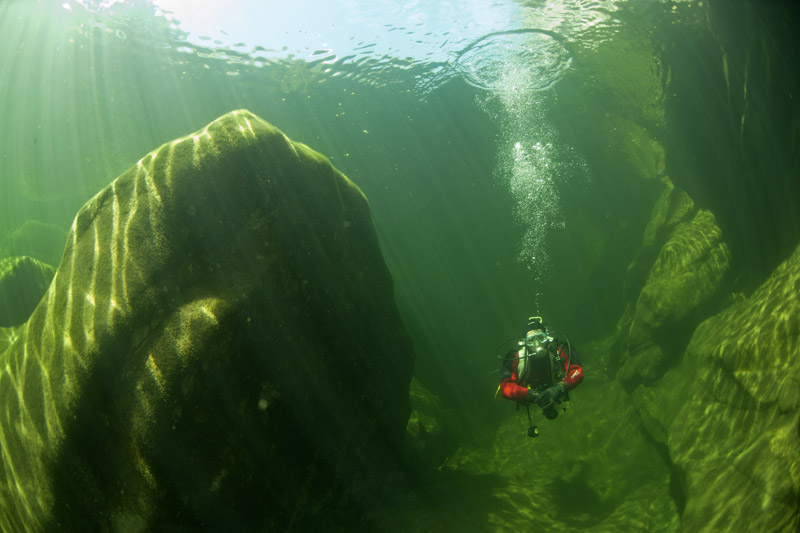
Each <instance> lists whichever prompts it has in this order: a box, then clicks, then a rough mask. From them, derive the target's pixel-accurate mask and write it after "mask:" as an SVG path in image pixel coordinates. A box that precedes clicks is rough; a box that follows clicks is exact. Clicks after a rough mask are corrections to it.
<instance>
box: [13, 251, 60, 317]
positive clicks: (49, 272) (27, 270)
mask: <svg viewBox="0 0 800 533" xmlns="http://www.w3.org/2000/svg"><path fill="white" fill-rule="evenodd" d="M54 273H55V269H54V268H53V267H51V266H50V265H45V264H44V263H42V262H40V261H37V260H36V259H33V258H32V257H6V258H5V259H0V327H2V328H8V327H11V326H18V325H20V324H23V323H24V322H25V321H26V320H28V318H29V317H30V316H31V313H33V310H34V309H35V308H36V305H37V304H38V303H39V300H41V299H42V296H44V293H45V292H47V286H48V285H50V281H51V280H52V279H53V275H54Z"/></svg>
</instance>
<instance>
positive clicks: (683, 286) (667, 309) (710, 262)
mask: <svg viewBox="0 0 800 533" xmlns="http://www.w3.org/2000/svg"><path fill="white" fill-rule="evenodd" d="M665 194H668V195H669V196H670V197H672V198H673V201H663V198H664V197H663V196H662V200H660V201H659V202H658V203H657V206H656V210H655V211H654V215H653V221H654V222H653V223H652V224H651V225H650V226H648V228H647V232H646V233H645V246H644V247H643V249H647V248H648V247H649V248H652V247H653V243H655V242H657V241H658V240H659V238H658V237H657V234H658V233H660V232H665V231H668V232H669V233H668V236H667V237H666V238H665V239H664V243H663V245H661V246H660V249H659V251H658V255H657V256H656V258H655V261H654V262H653V263H652V266H651V267H650V270H649V273H648V275H647V279H646V280H645V284H644V287H643V288H642V289H641V291H640V292H639V296H638V299H637V300H636V305H635V308H634V312H633V317H632V321H631V325H630V330H629V332H628V346H627V353H626V354H623V355H622V357H621V359H620V361H619V363H618V368H619V369H618V372H617V379H619V380H620V381H621V382H622V383H623V384H624V385H625V386H626V388H628V390H632V389H634V388H635V387H636V386H637V385H639V384H642V383H643V384H652V383H653V382H655V380H657V379H658V378H659V377H660V376H661V375H663V373H664V371H665V370H666V369H667V368H668V367H669V365H670V364H673V363H674V362H676V361H677V359H678V358H679V356H680V355H681V354H682V353H683V350H684V348H685V345H686V343H687V342H688V335H687V336H683V335H682V334H681V331H687V330H689V329H688V327H687V324H695V323H697V322H699V321H700V320H702V319H703V318H705V317H706V316H708V315H709V314H711V312H713V311H710V310H709V309H710V308H712V307H713V305H715V297H717V296H718V295H719V294H720V291H721V287H722V285H723V282H724V279H725V275H726V274H727V272H728V267H729V262H730V252H729V251H728V247H727V245H726V244H725V242H724V241H722V235H721V231H720V229H719V226H717V223H716V220H715V219H714V215H712V214H711V213H710V212H708V211H705V210H694V208H693V206H692V204H691V201H690V200H689V201H687V198H688V197H685V196H684V195H682V194H674V193H673V191H671V190H670V188H668V189H667V191H666V192H665ZM646 255H647V252H642V255H641V256H640V257H637V260H638V262H639V263H641V262H642V261H643V259H642V257H644V256H646ZM636 264H637V263H635V265H636ZM638 268H641V267H640V266H633V267H631V269H629V274H630V273H631V270H633V271H635V270H636V269H638ZM629 279H631V278H629ZM632 283H635V282H632ZM689 331H690V330H689Z"/></svg>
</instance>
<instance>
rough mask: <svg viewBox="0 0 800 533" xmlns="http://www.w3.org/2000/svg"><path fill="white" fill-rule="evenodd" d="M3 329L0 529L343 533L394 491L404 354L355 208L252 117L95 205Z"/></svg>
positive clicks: (348, 193) (226, 126)
mask: <svg viewBox="0 0 800 533" xmlns="http://www.w3.org/2000/svg"><path fill="white" fill-rule="evenodd" d="M13 334H14V335H17V334H18V335H19V337H18V338H17V337H15V338H14V340H12V341H11V343H10V345H9V346H8V347H7V349H6V351H5V352H3V353H2V354H0V363H2V364H0V404H2V405H3V408H4V416H3V417H2V418H1V419H0V440H1V441H2V444H3V466H4V468H3V469H2V473H0V509H2V512H0V530H3V531H112V530H113V531H150V530H154V529H156V526H158V528H159V529H161V530H197V529H199V528H206V529H208V530H215V531H223V530H224V531H285V530H297V531H301V530H302V531H308V530H311V529H312V528H316V529H317V530H331V529H337V528H338V529H348V528H351V526H353V524H351V521H352V520H358V517H359V516H361V511H362V510H363V509H365V508H370V506H371V504H372V502H373V501H374V500H376V499H379V498H381V497H382V494H383V489H389V488H391V487H392V486H393V484H392V483H391V482H390V481H389V480H390V479H391V477H390V476H391V475H392V471H393V467H392V465H393V464H395V463H394V461H395V459H396V458H397V457H398V456H399V455H400V453H401V450H400V446H399V445H400V443H401V442H402V440H403V436H404V432H405V428H406V422H407V419H408V414H409V410H410V407H409V399H408V386H409V382H410V379H411V369H412V351H411V344H410V340H409V337H408V335H407V334H406V332H405V329H404V327H403V325H402V323H401V320H400V318H399V316H398V312H397V309H396V306H395V302H394V298H393V288H392V280H391V277H390V275H389V272H388V270H387V268H386V265H385V263H384V261H383V258H382V256H381V254H380V250H379V246H378V242H377V237H376V233H375V230H374V226H373V223H372V220H371V217H370V212H369V208H368V205H367V201H366V199H365V197H364V195H363V194H362V193H361V191H360V190H359V189H358V188H357V187H356V186H355V185H354V184H353V183H351V182H350V181H349V180H348V179H347V178H346V177H345V176H343V175H342V174H341V173H339V172H338V171H337V170H336V169H334V168H333V167H332V166H331V165H330V163H329V162H328V161H327V159H325V158H324V157H322V156H321V155H319V154H317V153H316V152H314V151H312V150H311V149H309V148H308V147H306V146H304V145H302V144H299V143H295V142H292V141H290V140H289V139H288V138H287V137H286V136H285V135H283V134H282V133H281V132H280V131H279V130H277V129H276V128H275V127H273V126H271V125H270V124H268V123H266V122H264V121H263V120H262V119H260V118H258V117H256V116H254V115H253V114H251V113H250V112H248V111H244V110H240V111H234V112H232V113H229V114H227V115H224V116H223V117H221V118H219V119H217V120H215V121H214V122H212V123H211V124H209V125H208V126H206V127H205V128H203V129H202V130H200V131H198V132H196V133H194V134H192V135H189V136H187V137H184V138H180V139H176V140H175V141H172V142H169V143H167V144H165V145H163V146H161V147H160V148H158V149H156V150H155V151H153V152H151V153H150V154H147V155H146V156H145V157H143V158H142V159H141V160H140V161H139V162H138V163H137V164H136V165H134V166H133V167H132V168H131V169H129V170H128V171H126V172H125V173H124V174H122V175H121V176H120V177H119V178H117V179H116V180H114V181H113V182H112V183H111V184H110V185H109V186H108V187H107V188H105V189H104V190H102V191H101V192H100V193H99V194H97V196H95V197H94V198H93V199H92V200H90V201H89V202H88V203H87V204H86V205H85V206H84V207H83V208H82V209H81V210H80V211H79V212H78V214H77V216H76V218H75V221H74V222H73V225H72V228H71V230H70V233H69V237H68V239H67V246H66V249H65V251H64V257H63V260H62V261H61V264H60V267H59V269H58V271H57V272H56V275H55V278H54V280H53V283H52V284H51V285H50V288H49V291H48V292H47V294H46V296H45V297H44V299H43V301H42V302H41V304H40V305H39V306H38V307H37V308H36V310H35V311H34V313H33V315H32V316H31V318H30V320H29V321H28V322H27V323H26V324H25V325H24V327H23V328H22V329H20V330H19V331H16V330H15V332H14V333H13ZM360 525H361V526H364V525H365V524H363V523H362V524H360ZM366 525H367V526H368V524H366Z"/></svg>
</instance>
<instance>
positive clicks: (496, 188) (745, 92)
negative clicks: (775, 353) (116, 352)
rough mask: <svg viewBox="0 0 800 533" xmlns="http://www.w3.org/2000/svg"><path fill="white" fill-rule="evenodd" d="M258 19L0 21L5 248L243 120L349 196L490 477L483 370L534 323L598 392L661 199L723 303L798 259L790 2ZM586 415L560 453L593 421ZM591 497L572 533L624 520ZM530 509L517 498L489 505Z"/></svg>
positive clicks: (491, 6) (103, 16)
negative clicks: (688, 200)
mask: <svg viewBox="0 0 800 533" xmlns="http://www.w3.org/2000/svg"><path fill="white" fill-rule="evenodd" d="M250 3H251V2H247V1H242V2H235V1H234V2H224V3H218V5H217V6H216V8H217V10H218V11H219V12H220V13H222V12H224V13H225V16H224V17H221V18H220V19H219V21H218V24H217V23H215V20H216V19H214V18H213V17H212V15H211V14H209V15H208V17H209V18H210V20H205V21H202V20H201V21H200V22H203V24H202V25H200V26H191V25H190V24H191V23H194V24H199V23H198V22H197V21H196V20H194V19H196V18H197V17H198V16H202V13H205V11H204V10H203V9H201V8H199V7H196V6H195V8H194V9H193V10H191V9H190V10H189V11H186V12H185V13H184V14H183V15H182V14H181V12H179V11H178V9H179V8H180V3H179V2H173V3H171V4H169V6H166V4H164V6H162V7H161V8H159V7H158V6H159V2H158V1H156V0H153V1H152V2H150V1H145V0H131V1H118V2H114V1H111V2H108V1H106V2H97V1H89V0H86V1H84V2H78V1H76V0H67V1H56V2H51V1H34V0H0V50H2V52H0V55H1V56H2V62H0V80H2V83H1V84H0V117H2V122H3V127H2V129H0V242H2V238H3V236H4V235H8V234H11V233H12V232H14V231H15V230H16V229H17V228H19V227H20V226H22V224H23V223H25V222H26V221H28V220H36V221H39V222H43V223H47V224H51V225H54V226H57V227H59V228H62V229H63V230H64V231H67V230H68V229H69V227H70V225H71V224H72V220H73V217H74V216H75V213H76V212H77V210H78V209H79V208H80V207H81V206H82V205H83V204H84V203H85V202H86V201H87V200H89V199H90V198H91V197H92V196H93V195H94V194H96V193H97V192H98V191H99V190H100V189H102V188H103V187H104V186H106V185H107V184H108V183H109V182H110V181H111V180H113V179H114V178H115V177H116V176H118V175H119V174H121V173H122V172H124V171H125V170H126V169H127V168H129V167H130V166H131V165H133V164H135V163H136V162H137V161H138V160H139V158H141V157H142V156H143V155H144V154H146V153H147V152H148V151H150V150H151V149H153V148H154V147H156V146H158V145H160V144H162V143H164V142H168V141H170V140H172V139H174V138H176V137H179V136H182V135H185V134H187V133H188V132H191V131H195V130H197V129H198V128H201V127H203V126H204V125H205V124H207V123H209V122H210V121H212V120H214V119H215V118H217V117H218V116H220V115H222V114H224V113H226V112H228V111H230V110H233V109H240V108H246V109H249V110H250V111H252V112H253V113H255V114H257V115H259V116H261V117H263V118H264V119H265V120H267V121H269V122H270V123H272V124H274V125H275V126H277V127H278V128H280V129H281V130H282V131H283V132H285V133H286V134H287V135H288V136H289V137H290V138H291V139H292V140H294V141H299V142H302V143H305V144H307V145H308V146H310V147H312V148H313V149H315V150H317V151H319V152H320V153H322V154H324V155H325V156H327V157H328V158H329V159H330V161H331V163H332V164H333V165H334V166H335V167H337V168H338V169H339V170H341V171H342V172H343V173H344V174H346V175H347V176H348V177H349V178H350V179H352V180H353V181H354V182H355V183H356V184H357V185H358V186H359V187H360V188H361V189H362V190H363V192H364V193H365V195H366V196H367V198H368V199H369V203H370V208H371V211H372V216H373V219H374V222H375V226H376V229H377V233H378V236H379V239H380V245H381V249H382V252H383V256H384V258H385V260H386V262H387V264H388V267H389V270H390V271H391V273H392V276H393V279H394V285H395V295H396V299H397V304H398V307H399V309H400V313H401V315H402V317H403V320H404V322H405V326H406V328H407V330H408V332H409V333H410V335H411V337H412V340H413V343H414V349H415V354H416V361H415V376H416V377H417V378H418V379H419V380H420V381H421V382H422V383H424V384H425V385H426V386H427V387H428V388H429V389H430V390H431V391H432V392H433V393H435V394H436V395H437V396H439V397H440V399H441V401H442V403H443V405H444V406H445V407H446V408H448V409H452V410H453V411H452V412H453V413H454V414H453V415H452V416H453V417H455V420H456V423H457V425H459V426H460V427H461V428H462V429H463V435H462V436H463V439H464V440H465V441H466V442H469V443H471V445H472V446H474V449H472V451H470V452H465V454H464V456H469V454H470V453H474V454H476V455H479V456H480V455H481V454H484V453H488V452H486V450H487V449H492V446H494V451H495V452H496V453H497V454H500V456H498V455H495V456H493V457H492V458H486V459H481V460H482V461H485V462H486V463H487V464H492V465H493V467H494V468H496V470H498V471H502V470H504V469H508V468H511V466H509V465H508V464H506V462H505V459H503V458H502V455H503V454H511V453H514V452H513V450H514V445H513V444H509V443H504V442H500V443H499V444H498V442H495V438H496V435H497V433H496V432H497V431H498V428H499V427H501V424H502V423H503V421H507V420H508V419H509V417H513V416H515V415H516V416H517V417H522V418H524V415H523V414H522V413H521V412H520V413H515V412H514V410H513V407H512V406H511V405H509V404H500V403H498V402H495V401H494V400H493V399H492V397H493V393H494V390H495V388H496V384H497V375H496V374H493V373H492V372H493V371H494V370H495V369H496V367H497V358H496V356H497V355H498V353H499V352H498V350H499V347H500V345H501V344H502V343H503V342H504V341H506V340H507V339H509V338H511V337H513V336H515V335H518V334H519V333H520V327H521V326H522V325H523V324H524V320H525V318H527V317H528V316H530V315H532V314H541V315H543V316H545V317H546V318H547V320H548V321H549V322H550V323H551V324H552V325H555V326H556V327H557V329H558V330H559V331H563V332H565V333H567V334H568V335H569V338H570V340H571V341H572V342H573V343H574V344H575V345H576V346H578V349H579V351H580V353H581V356H582V359H583V363H584V369H585V372H586V382H585V384H584V385H583V386H582V387H583V388H584V389H589V388H591V387H598V385H597V381H596V380H595V383H594V384H592V381H593V380H594V377H593V376H598V375H602V376H603V377H604V378H605V377H610V378H613V373H614V371H615V368H614V361H609V360H605V359H601V358H599V357H593V355H594V354H593V353H592V352H591V351H585V350H582V349H581V347H583V346H586V345H587V344H589V343H591V342H593V341H597V340H598V339H600V338H602V337H604V336H605V335H606V334H607V333H609V332H610V331H612V330H613V329H614V327H615V326H616V324H617V322H618V320H619V319H620V316H621V315H622V314H623V312H624V310H625V304H626V296H625V291H626V287H625V281H626V273H627V268H628V265H629V264H630V263H631V262H632V261H633V259H634V257H635V256H636V253H637V251H638V250H639V248H640V247H641V245H642V240H643V236H644V232H645V227H646V225H647V223H648V221H649V219H650V216H651V212H652V210H653V205H654V203H655V201H656V199H657V198H658V196H659V194H660V192H661V190H662V188H663V183H664V181H665V179H667V178H669V179H670V180H671V181H672V183H674V184H675V186H676V187H679V188H681V189H682V190H685V191H686V192H687V193H688V194H689V195H690V196H691V197H692V198H693V200H694V201H695V202H696V204H697V205H698V206H700V207H702V208H705V209H709V210H710V211H712V212H713V213H714V215H715V216H716V217H717V220H718V222H719V224H720V226H721V228H722V231H723V233H724V234H725V236H726V239H727V241H728V243H729V246H730V248H731V252H732V255H733V265H732V268H731V272H732V274H731V280H730V290H729V292H731V293H733V292H737V293H744V294H749V293H750V292H751V291H752V290H753V289H754V288H755V287H757V286H758V285H759V284H760V283H762V282H763V280H764V279H765V277H766V276H767V275H768V274H769V273H770V272H772V270H773V269H774V268H775V267H776V266H777V265H778V264H779V263H780V262H781V261H783V260H785V259H786V258H787V257H788V256H789V254H790V253H791V252H792V251H793V250H794V248H795V247H796V246H797V244H798V242H799V241H800V220H799V219H800V215H799V213H800V210H798V207H799V206H800V185H798V183H799V182H800V179H798V165H799V164H800V163H799V161H800V159H798V139H800V114H798V108H797V98H800V92H799V91H798V89H800V87H798V76H797V72H796V67H794V65H793V62H792V58H793V57H795V56H796V52H797V48H796V45H797V38H796V36H795V35H794V34H793V31H792V22H797V21H798V20H800V19H798V18H797V17H796V15H797V12H796V10H794V9H792V8H791V6H790V5H789V4H788V3H781V2H774V3H770V2H767V3H759V2H732V3H728V2H722V1H710V2H709V1H705V2H703V1H698V2H693V1H671V2H670V1H660V0H636V1H634V0H631V1H628V2H625V1H618V2H612V1H597V2H588V1H583V0H572V1H568V0H561V1H548V2H544V1H527V2H518V3H514V2H511V1H498V2H494V3H489V2H486V3H483V2H463V3H461V2H455V3H450V2H442V3H439V2H429V3H424V2H423V3H412V4H408V5H405V6H400V5H398V4H395V3H393V2H378V3H369V4H368V3H366V2H365V3H364V5H359V4H358V3H355V4H352V3H351V4H348V6H347V7H346V8H345V7H342V8H341V10H337V9H331V6H327V5H325V6H323V4H325V3H322V2H311V1H309V2H302V3H299V4H298V6H299V7H296V8H294V7H293V8H288V7H287V8H283V7H279V6H278V4H275V5H274V6H273V4H269V5H270V6H273V7H266V8H265V7H264V6H258V7H257V6H256V5H249V4H250ZM256 4H258V3H257V2H256ZM731 6H735V8H734V7H731ZM170 7H171V8H172V9H175V10H176V12H175V13H174V14H169V13H167V11H168V10H169V9H170ZM192 13H193V14H192ZM209 13H210V12H209ZM190 14H192V15H191V16H190ZM336 17H340V18H338V19H337V18H336ZM182 18H183V20H184V21H186V22H185V24H184V25H182V24H181V22H180V21H181V19H182ZM258 20H261V21H262V24H258V23H257V22H256V23H254V22H253V21H258ZM220 30H222V31H220ZM521 30H522V31H521ZM203 32H206V33H203ZM504 32H505V33H504ZM526 47H527V48H526ZM520 50H522V51H520ZM0 251H2V250H0ZM54 266H55V265H54ZM695 326H696V323H691V324H690V325H687V328H689V327H691V329H687V330H686V331H679V332H676V333H675V336H676V337H678V338H680V339H681V340H680V341H679V342H678V344H682V347H685V344H686V343H687V342H688V338H689V337H690V336H691V333H692V331H693V330H694V327H695ZM581 390H582V389H578V390H577V391H576V392H575V400H576V401H575V403H576V409H581V405H580V394H581ZM583 408H584V412H583V415H577V419H578V420H580V421H581V425H577V426H575V425H573V426H569V427H571V428H572V432H578V433H582V432H587V433H590V432H592V431H594V430H593V429H592V428H591V423H592V422H591V418H590V417H588V413H590V412H593V411H592V410H593V409H598V411H599V413H597V414H598V416H602V413H603V412H604V410H603V409H602V406H601V407H599V408H598V407H597V406H596V405H593V406H591V408H590V406H588V405H584V407H583ZM612 408H614V409H619V410H620V411H622V410H623V409H624V408H625V407H624V406H614V407H612V406H608V409H612ZM521 423H523V422H521ZM501 431H502V430H501ZM561 431H565V430H564V429H563V427H562V430H561ZM625 431H629V429H627V430H626V429H623V430H621V432H622V433H624V432H625ZM503 435H504V437H503V438H506V437H508V438H511V437H510V435H506V434H505V433H503ZM573 436H574V434H573V433H571V432H569V431H565V434H563V435H562V437H563V439H564V440H562V442H564V441H565V440H569V439H571V438H572V437H573ZM519 438H520V439H521V440H524V439H525V436H524V427H523V430H522V431H521V432H520V435H519ZM549 442H550V443H551V444H550V445H557V443H556V444H552V442H553V441H549ZM569 442H570V443H572V441H571V440H570V441H569ZM605 442H611V441H605ZM493 443H494V444H493ZM524 444H525V445H526V446H527V445H529V443H528V442H527V441H526V442H524ZM575 446H579V445H578V444H575ZM609 446H611V445H610V444H609ZM498 448H500V449H499V450H498ZM653 450H655V451H649V452H647V453H648V454H649V455H648V456H647V460H652V461H653V462H658V461H661V460H662V459H663V458H662V457H661V453H662V450H661V449H660V448H659V447H657V446H656V447H654V448H653ZM604 453H606V454H607V455H608V461H609V462H617V463H618V462H619V461H622V460H623V459H624V454H619V453H618V452H617V451H615V450H613V449H608V450H605V451H604ZM651 455H652V457H651ZM464 456H462V459H463V457H464ZM498 457H500V458H498ZM543 460H544V459H543ZM581 468H587V469H591V468H594V467H593V466H586V465H584V466H582V467H581ZM604 468H610V467H608V466H606V467H604ZM659 472H661V471H659ZM661 473H663V472H661ZM661 473H659V474H658V475H661ZM452 475H453V476H455V477H457V476H458V475H459V474H452ZM488 475H489V474H487V476H488ZM584 475H588V474H585V472H584V471H583V470H581V469H577V470H575V469H573V470H570V469H568V468H567V469H566V473H565V475H564V481H563V486H562V485H559V486H557V487H553V488H551V490H553V491H563V492H564V493H565V494H572V495H573V496H574V497H575V499H576V505H578V506H582V507H583V508H585V515H582V516H579V517H577V518H575V519H574V520H573V522H569V521H566V522H564V523H565V524H567V525H566V526H565V527H576V528H580V527H584V526H587V527H588V525H589V524H591V523H593V522H595V523H596V522H599V521H600V520H602V519H605V518H608V517H609V516H612V515H613V513H616V512H619V511H618V510H612V508H613V505H614V502H611V501H610V500H607V499H603V497H602V495H601V496H599V497H598V493H597V492H590V493H585V492H581V491H582V487H584V485H582V484H581V483H580V480H581V479H582V478H583V476H584ZM614 475H616V474H615V473H613V472H611V473H609V478H610V479H611V478H613V476H614ZM644 477H646V475H645V476H644ZM667 477H669V476H667ZM484 481H485V482H486V483H484V484H481V483H480V481H479V480H476V479H475V478H469V481H467V482H462V481H459V480H458V479H454V480H452V482H453V483H454V484H461V485H460V486H461V488H460V489H459V490H460V491H465V492H469V491H470V487H472V484H476V486H475V487H472V488H474V491H473V492H470V493H469V495H467V496H465V499H467V500H471V499H473V498H474V499H475V500H479V499H480V498H481V497H483V496H485V495H486V494H488V490H489V489H488V488H487V487H490V486H492V483H498V485H501V486H502V485H503V483H505V481H503V482H502V483H501V482H500V481H498V480H497V479H495V478H487V479H486V480H484ZM514 483H520V482H519V480H515V481H514ZM665 483H666V484H669V483H675V482H674V480H673V481H670V480H669V479H667V480H666V481H665ZM636 486H637V485H635V484H633V485H632V488H631V490H636V488H635V487H636ZM537 490H538V488H537V489H530V488H529V487H527V486H526V485H525V484H524V483H520V485H519V486H518V487H517V486H516V485H514V487H513V488H511V489H508V492H507V494H506V496H505V497H507V498H508V499H509V501H508V502H505V503H504V505H507V506H508V507H510V508H514V507H515V506H516V505H517V504H516V503H515V500H514V498H516V497H519V498H535V497H536V494H537ZM668 492H669V491H668ZM678 492H680V491H678ZM674 493H675V491H673V492H672V494H673V500H674V501H676V502H680V500H681V498H682V497H683V496H681V495H678V496H675V494H674ZM493 494H495V497H497V495H496V493H493ZM487 497H488V496H487ZM494 503H495V504H498V502H497V501H495V502H494ZM429 505H430V506H431V507H432V508H433V511H431V512H433V513H434V514H436V513H441V515H442V517H444V516H447V513H450V512H453V510H452V509H449V508H448V506H449V505H452V502H448V501H439V500H434V501H432V502H430V503H429ZM498 505H499V504H498ZM671 505H672V504H671ZM675 505H676V508H678V510H680V507H681V505H682V504H681V503H677V504H675ZM422 507H423V508H424V507H425V506H424V505H423V506H422ZM538 511H540V512H545V511H544V510H542V509H539V510H538ZM558 511H559V513H567V512H568V511H569V509H567V508H565V509H559V510H558ZM456 513H457V511H456ZM477 514H478V515H480V517H481V518H480V519H481V520H482V519H483V514H481V512H478V513H477ZM470 516H471V515H470ZM614 516H615V515H614ZM438 520H441V521H442V522H446V521H447V519H446V518H436V519H434V520H433V521H432V522H431V523H432V524H438V525H437V526H436V527H438V528H440V529H435V528H434V530H443V531H444V530H448V529H447V526H445V525H442V524H439V523H438ZM493 520H494V519H493V518H490V519H488V520H487V521H488V523H489V524H490V525H492V526H493V527H494V528H496V529H498V530H500V529H502V527H501V525H498V524H497V523H494V522H493ZM464 522H469V520H464ZM461 525H462V526H464V527H468V524H466V523H463V522H462V523H461ZM642 527H644V526H642ZM671 527H672V525H670V524H663V530H670V528H671ZM657 529H658V528H657V527H654V528H653V530H657Z"/></svg>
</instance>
